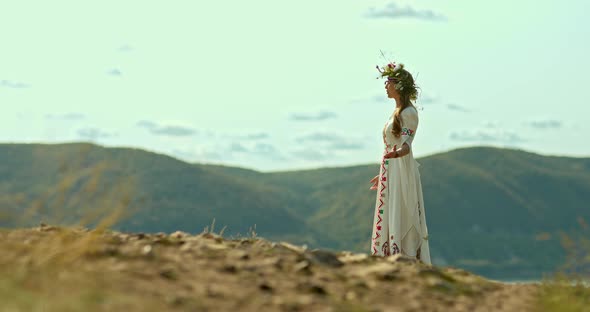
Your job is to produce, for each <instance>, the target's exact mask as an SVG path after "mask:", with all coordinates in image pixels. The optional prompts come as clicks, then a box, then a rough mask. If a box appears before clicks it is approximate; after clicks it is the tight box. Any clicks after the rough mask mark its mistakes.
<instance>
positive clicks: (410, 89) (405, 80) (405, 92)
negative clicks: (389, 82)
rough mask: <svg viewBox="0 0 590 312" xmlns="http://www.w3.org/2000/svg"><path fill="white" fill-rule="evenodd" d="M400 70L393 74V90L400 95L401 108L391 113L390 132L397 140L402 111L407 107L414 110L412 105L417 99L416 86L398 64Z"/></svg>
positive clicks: (408, 73)
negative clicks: (391, 126) (391, 123)
mask: <svg viewBox="0 0 590 312" xmlns="http://www.w3.org/2000/svg"><path fill="white" fill-rule="evenodd" d="M399 66H400V68H399V69H397V70H396V71H395V72H396V74H397V75H395V77H394V81H395V89H396V90H397V92H398V93H399V95H400V99H401V102H402V103H401V106H400V107H398V108H396V109H395V112H394V113H393V129H392V130H391V132H392V133H393V135H394V136H395V137H396V138H399V136H400V135H401V132H402V117H401V113H402V111H403V110H404V109H405V108H406V107H409V106H412V107H414V108H415V106H414V104H413V103H412V101H413V102H415V101H416V99H417V98H418V89H419V87H417V86H416V84H415V83H414V78H413V77H412V74H410V72H408V71H407V70H405V69H404V64H399Z"/></svg>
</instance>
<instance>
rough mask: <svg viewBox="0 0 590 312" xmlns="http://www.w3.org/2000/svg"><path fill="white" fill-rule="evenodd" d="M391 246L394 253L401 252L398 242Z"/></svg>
mask: <svg viewBox="0 0 590 312" xmlns="http://www.w3.org/2000/svg"><path fill="white" fill-rule="evenodd" d="M391 248H392V249H393V254H394V255H395V254H397V253H399V247H397V244H396V243H393V245H392V246H391Z"/></svg>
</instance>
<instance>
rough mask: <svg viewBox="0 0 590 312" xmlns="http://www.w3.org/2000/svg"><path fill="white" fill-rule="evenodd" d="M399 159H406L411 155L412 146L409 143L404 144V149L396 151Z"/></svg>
mask: <svg viewBox="0 0 590 312" xmlns="http://www.w3.org/2000/svg"><path fill="white" fill-rule="evenodd" d="M396 152H397V155H398V157H404V156H406V155H408V154H409V153H410V145H408V143H407V142H404V144H403V145H402V147H400V148H398V149H397V150H396Z"/></svg>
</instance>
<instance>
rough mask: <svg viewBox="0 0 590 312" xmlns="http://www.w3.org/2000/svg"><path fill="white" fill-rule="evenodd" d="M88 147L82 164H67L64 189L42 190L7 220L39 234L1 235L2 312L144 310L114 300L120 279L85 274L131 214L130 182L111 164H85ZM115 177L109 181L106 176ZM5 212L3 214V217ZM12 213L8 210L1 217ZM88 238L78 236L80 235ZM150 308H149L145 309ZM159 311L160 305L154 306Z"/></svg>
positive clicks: (6, 199) (120, 296)
mask: <svg viewBox="0 0 590 312" xmlns="http://www.w3.org/2000/svg"><path fill="white" fill-rule="evenodd" d="M89 152H90V147H84V148H83V149H81V150H80V151H79V155H78V156H79V157H78V158H77V159H78V161H75V162H71V161H70V162H66V160H65V158H66V157H65V156H66V155H64V157H63V158H62V162H61V166H60V169H59V177H60V179H59V182H58V183H56V184H55V185H54V186H53V187H51V188H49V189H47V190H45V191H44V192H43V193H42V194H41V195H40V196H39V197H38V198H37V199H36V200H34V201H33V202H32V203H31V204H30V205H29V206H28V207H26V208H25V209H24V210H23V211H22V213H21V214H20V215H19V216H18V217H15V216H14V215H10V216H9V215H3V216H0V217H3V218H8V217H11V218H12V221H13V223H16V224H17V225H24V224H27V223H30V220H37V219H42V220H44V221H45V222H47V223H50V224H60V225H62V226H60V227H51V226H45V225H44V224H41V226H40V227H39V228H38V230H39V234H46V233H41V232H48V231H49V232H51V234H50V235H38V236H37V237H34V236H33V235H31V234H30V231H29V232H28V233H27V235H22V236H21V235H19V234H20V233H21V231H20V230H11V231H1V232H0V251H1V252H0V310H2V311H89V310H111V309H110V308H114V307H117V309H118V308H124V307H128V306H133V305H135V304H140V303H136V302H133V300H131V299H130V298H128V297H126V296H125V293H111V292H110V291H109V289H110V288H111V287H109V286H110V284H111V283H113V281H116V280H117V278H116V277H115V276H105V275H103V274H97V273H96V271H95V270H89V269H87V268H84V265H83V263H84V260H85V259H87V258H88V257H92V255H94V254H96V253H97V252H100V250H101V248H103V247H104V246H105V243H106V242H105V241H104V238H103V234H104V232H105V231H108V229H109V228H110V227H112V226H113V225H114V224H116V223H117V222H119V221H121V220H122V219H123V218H124V217H126V216H129V215H131V214H132V212H133V211H134V207H132V204H131V198H132V196H133V192H134V181H133V178H132V177H127V176H125V177H123V176H119V177H117V178H115V179H114V181H115V182H114V183H113V182H112V181H113V178H112V175H116V174H117V166H116V165H114V164H109V163H106V162H99V163H96V164H94V165H90V166H89V165H88V164H87V160H88V159H87V158H88V156H89V155H88V153H89ZM107 174H108V175H111V178H110V179H109V180H108V181H107V180H106V179H105V178H104V177H105V175H107ZM107 182H108V183H107ZM25 197H26V196H25V195H24V194H8V195H4V196H3V198H2V200H1V201H0V205H2V206H5V205H10V204H13V205H17V206H20V205H22V203H23V201H24V200H25ZM0 210H3V209H0ZM4 210H5V211H7V210H8V209H4ZM87 226H91V227H92V228H93V229H92V230H85V232H86V233H85V235H76V231H78V232H79V231H80V229H81V228H84V227H87ZM141 305H142V306H145V302H141ZM153 307H157V305H153Z"/></svg>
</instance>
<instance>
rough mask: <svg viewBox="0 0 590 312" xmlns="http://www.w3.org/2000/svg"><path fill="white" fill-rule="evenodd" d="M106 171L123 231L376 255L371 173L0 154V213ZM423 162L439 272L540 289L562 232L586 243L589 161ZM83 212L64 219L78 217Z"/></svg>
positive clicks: (453, 157) (97, 154)
mask: <svg viewBox="0 0 590 312" xmlns="http://www.w3.org/2000/svg"><path fill="white" fill-rule="evenodd" d="M100 161H107V162H108V163H109V164H110V165H111V166H112V168H113V169H111V170H110V171H109V172H108V174H106V175H105V181H107V182H106V183H105V184H104V185H103V187H106V188H108V186H109V185H115V181H117V179H120V178H122V177H133V178H134V179H135V181H136V187H135V190H134V192H133V194H134V196H133V200H135V201H136V202H138V203H141V204H140V206H139V207H140V209H139V210H138V211H137V212H136V213H135V214H134V216H133V217H132V218H129V219H126V220H123V222H122V223H120V224H118V225H117V226H116V228H117V229H119V230H124V231H135V232H141V231H143V232H160V231H162V232H173V231H176V230H182V231H187V232H191V233H196V232H200V231H201V230H202V229H203V228H204V227H205V226H207V225H209V224H211V222H212V220H213V218H215V227H216V229H220V228H222V227H223V226H227V228H226V230H225V233H226V235H236V234H237V233H241V234H245V233H246V232H247V231H248V230H249V229H250V227H252V226H253V225H256V232H257V233H258V235H260V236H263V237H268V238H269V239H275V240H279V239H281V240H289V241H292V242H293V243H297V244H308V245H309V246H310V247H322V248H330V249H335V250H351V251H355V252H367V253H368V252H369V244H370V235H371V226H372V218H373V211H374V205H375V198H376V192H375V191H371V190H369V189H368V188H369V186H370V185H369V180H370V179H371V178H372V177H373V176H375V175H376V174H377V173H378V171H379V166H378V164H376V163H375V164H368V165H364V166H352V167H340V168H324V169H315V170H301V171H286V172H273V173H261V172H258V171H254V170H248V169H243V168H234V167H229V166H219V165H203V164H189V163H186V162H182V161H180V160H177V159H174V158H172V157H168V156H164V155H160V154H156V153H151V152H146V151H142V150H138V149H130V148H104V147H100V146H97V145H92V144H82V143H80V144H57V145H41V144H0V192H1V194H6V195H4V197H3V198H0V207H1V208H2V209H4V210H5V211H10V212H11V213H12V214H13V215H18V214H19V213H20V212H22V211H23V210H24V209H25V207H27V206H30V203H31V202H32V201H33V200H34V199H35V198H39V196H41V194H43V192H45V191H46V190H47V189H51V188H55V186H56V185H58V184H59V182H60V181H61V180H63V179H64V177H65V176H66V175H65V174H62V171H64V170H63V166H64V164H65V166H66V167H70V172H71V169H72V168H74V172H82V171H83V170H86V169H87V168H91V167H92V165H93V164H96V163H99V162H100ZM418 162H420V164H421V167H420V173H421V177H422V183H423V187H424V196H425V198H424V200H425V212H426V218H427V222H428V228H429V232H430V233H429V234H430V247H431V254H432V257H433V262H434V263H435V264H438V265H452V266H457V267H462V268H465V269H468V270H470V271H474V272H476V273H478V274H481V275H485V276H488V277H492V278H539V277H540V275H541V273H542V272H548V271H551V270H553V269H554V268H555V267H556V265H558V264H559V263H561V262H563V261H564V259H565V252H566V251H565V250H563V248H562V247H561V245H560V242H559V239H560V236H559V235H560V231H563V232H566V233H568V234H572V235H579V234H580V233H581V231H582V230H583V228H584V226H585V223H584V220H586V221H589V222H590V209H588V204H587V203H588V202H590V159H589V158H572V157H548V156H540V155H537V154H533V153H529V152H525V151H521V150H509V149H499V148H490V147H476V148H463V149H457V150H453V151H450V152H446V153H440V154H436V155H432V156H428V157H424V158H420V159H418ZM60 168H61V171H60ZM86 179H88V177H86ZM70 192H74V193H75V191H70ZM14 194H17V195H18V196H12V195H14ZM14 198H18V199H19V200H18V201H15V200H13V199H14ZM52 200H53V202H54V203H55V199H52ZM64 205H66V204H64ZM66 206H67V205H66ZM83 206H84V205H78V206H76V207H74V206H72V207H69V208H68V207H64V209H65V210H66V211H70V212H75V213H72V214H76V215H82V214H83V213H82V212H81V211H80V210H81V209H82V208H79V207H83ZM4 207H6V208H4ZM46 214H48V212H46V213H44V212H43V211H41V212H39V213H38V214H36V215H35V217H34V218H30V222H38V221H39V220H41V219H43V218H46V217H45V215H46ZM4 225H5V226H14V223H10V222H9V221H4ZM28 225H30V224H28Z"/></svg>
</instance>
